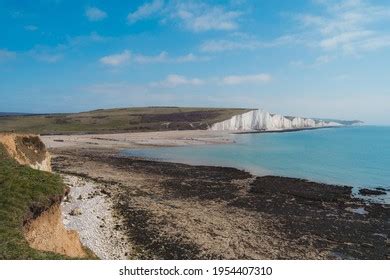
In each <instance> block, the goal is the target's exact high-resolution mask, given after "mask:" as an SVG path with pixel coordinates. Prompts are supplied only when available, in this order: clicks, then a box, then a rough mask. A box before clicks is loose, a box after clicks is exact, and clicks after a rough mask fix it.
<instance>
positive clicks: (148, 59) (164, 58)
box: [134, 51, 209, 64]
mask: <svg viewBox="0 0 390 280" xmlns="http://www.w3.org/2000/svg"><path fill="white" fill-rule="evenodd" d="M208 59H209V58H208V57H199V56H196V55H194V54H192V53H189V54H187V55H183V56H177V57H171V56H169V55H168V53H167V52H166V51H163V52H161V53H159V54H158V55H155V56H147V55H142V54H136V55H134V61H135V62H137V63H140V64H148V63H187V62H196V61H205V60H208Z"/></svg>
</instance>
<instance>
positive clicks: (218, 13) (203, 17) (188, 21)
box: [172, 2, 242, 32]
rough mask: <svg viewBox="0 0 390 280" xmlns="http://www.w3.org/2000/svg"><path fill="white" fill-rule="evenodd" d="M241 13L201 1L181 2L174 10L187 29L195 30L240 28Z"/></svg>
mask: <svg viewBox="0 0 390 280" xmlns="http://www.w3.org/2000/svg"><path fill="white" fill-rule="evenodd" d="M241 15H242V13H241V12H239V11H231V10H226V9H225V8H224V7H222V6H211V5H208V4H205V3H199V2H179V3H177V5H176V7H175V11H174V12H172V16H173V17H175V18H178V19H180V20H181V21H182V22H183V23H184V26H185V27H186V28H187V29H189V30H192V31H195V32H201V31H209V30H228V31H230V30H235V29H238V26H239V24H238V20H239V18H240V16H241Z"/></svg>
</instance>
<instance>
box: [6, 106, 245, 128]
mask: <svg viewBox="0 0 390 280" xmlns="http://www.w3.org/2000/svg"><path fill="white" fill-rule="evenodd" d="M247 111H249V110H248V109H231V108H227V109H221V108H181V107H143V108H121V109H108V110H95V111H90V112H83V113H75V114H43V115H22V116H14V115H13V116H0V131H3V132H4V131H7V132H9V131H15V132H23V133H35V134H82V133H120V132H144V131H167V130H193V129H207V128H208V127H209V126H210V125H212V124H214V123H216V122H220V121H224V120H226V119H229V118H231V117H232V116H234V115H238V114H243V113H245V112H247Z"/></svg>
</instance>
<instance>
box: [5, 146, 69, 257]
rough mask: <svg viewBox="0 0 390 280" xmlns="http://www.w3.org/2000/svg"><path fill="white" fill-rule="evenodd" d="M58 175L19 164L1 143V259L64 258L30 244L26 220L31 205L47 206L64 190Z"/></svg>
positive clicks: (35, 206)
mask: <svg viewBox="0 0 390 280" xmlns="http://www.w3.org/2000/svg"><path fill="white" fill-rule="evenodd" d="M64 188H65V185H64V183H63V182H62V179H61V178H60V177H59V176H58V175H54V174H51V173H48V172H43V171H38V170H34V169H32V168H30V167H27V166H22V165H19V164H18V163H17V162H16V161H14V160H13V159H11V158H9V157H8V155H7V153H6V152H5V149H4V147H3V146H2V145H1V144H0V259H64V258H66V257H65V256H62V255H58V254H54V253H48V252H42V251H38V250H35V249H32V248H30V247H29V246H28V243H27V241H26V240H25V238H24V236H23V221H24V220H25V219H26V218H27V215H28V214H29V213H30V207H34V208H41V209H47V208H48V207H49V206H50V205H51V204H52V201H53V199H59V198H61V197H62V195H63V194H64Z"/></svg>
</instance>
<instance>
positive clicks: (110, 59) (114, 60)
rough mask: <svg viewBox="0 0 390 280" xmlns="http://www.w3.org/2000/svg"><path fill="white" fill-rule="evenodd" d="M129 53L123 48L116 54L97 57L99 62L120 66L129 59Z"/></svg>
mask: <svg viewBox="0 0 390 280" xmlns="http://www.w3.org/2000/svg"><path fill="white" fill-rule="evenodd" d="M130 57H131V53H130V51H129V50H124V51H123V52H121V53H118V54H112V55H107V56H104V57H102V58H100V59H99V61H100V63H102V64H105V65H109V66H120V65H123V64H125V63H127V62H128V61H129V60H130Z"/></svg>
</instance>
